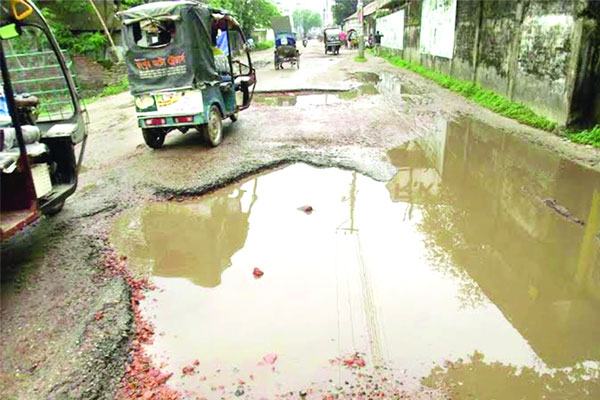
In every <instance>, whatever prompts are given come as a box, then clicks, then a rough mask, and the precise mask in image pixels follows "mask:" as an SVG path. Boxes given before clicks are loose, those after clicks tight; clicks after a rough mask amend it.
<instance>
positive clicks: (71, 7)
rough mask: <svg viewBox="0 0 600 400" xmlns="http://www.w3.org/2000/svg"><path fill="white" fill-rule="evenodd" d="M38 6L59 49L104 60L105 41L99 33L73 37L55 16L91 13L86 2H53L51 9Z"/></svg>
mask: <svg viewBox="0 0 600 400" xmlns="http://www.w3.org/2000/svg"><path fill="white" fill-rule="evenodd" d="M40 6H41V7H40V8H41V11H42V14H43V15H44V17H45V18H46V19H47V20H48V24H49V25H50V29H52V33H54V36H55V37H56V41H57V42H58V45H59V46H60V48H61V49H63V50H69V51H70V52H73V53H75V54H85V55H90V56H93V57H95V58H99V59H102V58H104V57H103V52H104V47H105V46H106V42H107V40H106V37H105V36H104V35H103V34H102V33H101V32H85V33H82V34H80V35H75V34H73V32H72V31H71V30H70V29H69V27H68V26H67V24H65V23H64V22H62V21H61V19H60V18H58V16H57V14H60V15H77V14H80V13H86V12H93V10H92V9H91V7H90V5H89V3H88V2H87V1H86V2H83V1H82V2H77V1H69V0H56V1H55V2H53V4H52V7H48V6H47V5H46V4H45V3H40Z"/></svg>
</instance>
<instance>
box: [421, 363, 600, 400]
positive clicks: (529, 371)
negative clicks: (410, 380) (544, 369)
mask: <svg viewBox="0 0 600 400" xmlns="http://www.w3.org/2000/svg"><path fill="white" fill-rule="evenodd" d="M598 379H600V375H599V374H598V369H597V368H596V369H594V368H590V367H586V366H584V365H578V366H576V367H575V368H572V369H570V370H568V371H562V370H559V371H556V372H554V373H553V374H548V373H543V374H542V373H539V372H538V371H536V370H535V369H533V368H527V367H525V368H521V369H518V368H515V367H514V366H511V365H505V364H502V363H498V362H494V363H486V362H485V361H484V355H483V354H481V353H479V352H475V353H473V354H472V355H469V359H468V361H465V360H462V359H460V360H458V361H456V362H447V363H446V364H445V365H444V366H443V367H439V366H438V367H435V368H434V369H433V370H432V371H431V374H430V375H429V376H427V377H426V378H424V379H423V383H424V384H425V385H427V386H429V387H432V388H437V389H443V390H444V391H446V392H448V393H450V394H451V396H452V398H454V399H473V398H476V399H478V400H493V399H598V398H600V386H599V385H598Z"/></svg>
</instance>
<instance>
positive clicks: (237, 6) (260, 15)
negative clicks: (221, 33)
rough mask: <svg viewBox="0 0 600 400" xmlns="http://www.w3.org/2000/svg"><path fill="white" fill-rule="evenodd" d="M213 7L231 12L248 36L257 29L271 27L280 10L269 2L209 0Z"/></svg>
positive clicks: (264, 0) (258, 0) (255, 0)
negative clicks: (273, 17) (272, 19)
mask: <svg viewBox="0 0 600 400" xmlns="http://www.w3.org/2000/svg"><path fill="white" fill-rule="evenodd" d="M208 3H209V4H210V5H211V6H214V7H219V8H224V9H226V10H228V11H231V12H232V13H233V14H234V15H235V17H236V18H237V20H238V22H239V23H240V25H241V26H242V30H243V31H244V34H245V35H246V36H250V35H251V34H252V31H254V29H255V28H263V27H268V26H270V25H271V17H272V16H275V15H279V10H277V7H275V6H274V5H273V4H271V2H269V1H268V0H209V1H208Z"/></svg>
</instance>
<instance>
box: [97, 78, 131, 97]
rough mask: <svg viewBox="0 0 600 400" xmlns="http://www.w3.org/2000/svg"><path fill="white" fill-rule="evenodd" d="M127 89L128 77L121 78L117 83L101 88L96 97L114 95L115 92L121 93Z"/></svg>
mask: <svg viewBox="0 0 600 400" xmlns="http://www.w3.org/2000/svg"><path fill="white" fill-rule="evenodd" d="M127 90H129V79H127V77H125V78H123V79H121V82H120V83H119V84H117V85H112V86H106V87H105V88H104V89H102V92H100V94H99V95H98V97H106V96H114V95H115V94H119V93H123V92H126V91H127Z"/></svg>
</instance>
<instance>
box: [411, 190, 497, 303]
mask: <svg viewBox="0 0 600 400" xmlns="http://www.w3.org/2000/svg"><path fill="white" fill-rule="evenodd" d="M422 196H423V197H424V199H425V201H424V202H423V205H422V207H421V213H422V215H423V218H422V220H421V222H420V223H419V225H418V229H419V231H421V232H422V233H424V235H423V236H424V238H425V239H424V242H425V248H426V251H427V256H428V258H429V261H430V263H431V265H432V267H433V268H434V269H435V270H437V271H438V272H441V273H444V274H447V275H449V276H451V277H452V278H454V279H455V280H456V281H457V282H458V287H459V293H458V299H459V301H460V303H461V305H462V306H463V307H473V308H474V307H477V306H480V305H482V304H483V303H485V301H486V296H485V294H484V293H483V291H482V290H481V288H480V287H479V285H477V283H476V282H475V281H474V280H473V279H472V278H471V277H470V276H469V274H468V273H467V271H466V270H465V269H464V268H461V267H460V264H458V263H457V260H456V258H459V259H460V258H461V257H460V255H458V254H465V255H469V256H470V257H473V256H474V252H475V251H477V250H478V249H477V248H473V246H472V245H470V244H469V243H468V241H467V240H465V238H464V237H463V235H461V233H460V232H457V231H456V226H457V225H458V226H460V225H463V224H465V223H467V221H468V219H469V213H468V212H467V211H465V210H457V209H456V208H454V207H452V206H449V205H448V204H453V203H454V201H455V200H450V198H451V197H452V196H453V195H452V193H451V192H450V191H449V190H448V188H447V187H442V188H441V190H440V193H438V195H436V196H433V195H429V194H423V195H422ZM448 249H453V251H452V252H451V253H450V252H448Z"/></svg>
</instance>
